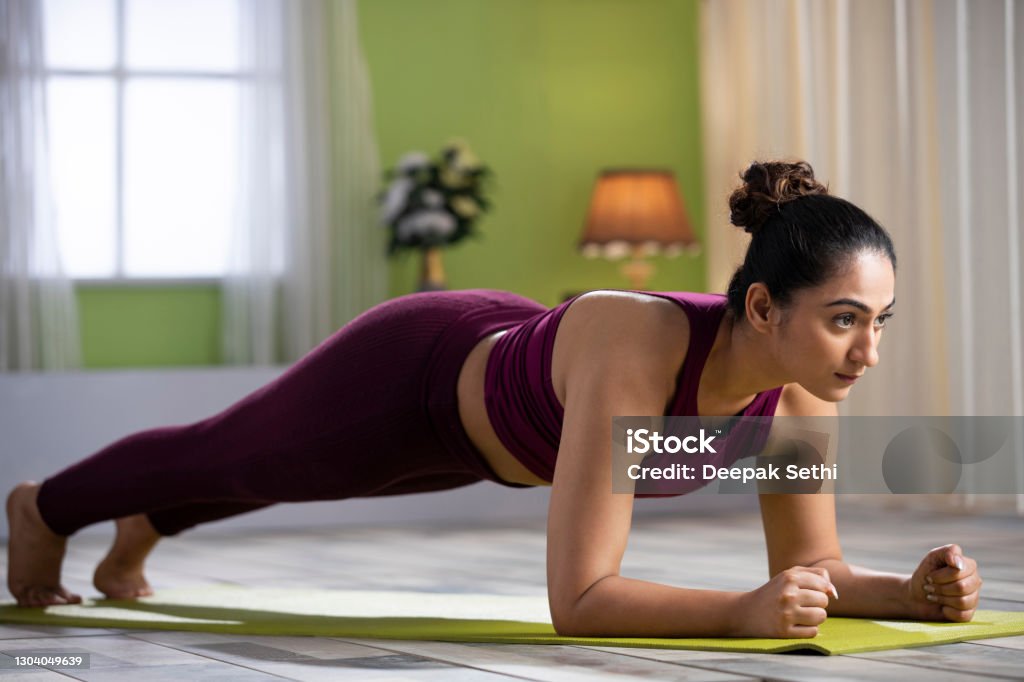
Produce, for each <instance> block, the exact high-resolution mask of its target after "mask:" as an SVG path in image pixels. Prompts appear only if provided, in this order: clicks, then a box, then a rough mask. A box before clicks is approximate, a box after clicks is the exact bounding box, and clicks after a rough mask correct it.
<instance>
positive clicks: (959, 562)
mask: <svg viewBox="0 0 1024 682" xmlns="http://www.w3.org/2000/svg"><path fill="white" fill-rule="evenodd" d="M953 565H954V566H956V570H958V571H962V570H964V560H963V559H961V558H960V555H959V554H957V555H956V556H955V557H953Z"/></svg>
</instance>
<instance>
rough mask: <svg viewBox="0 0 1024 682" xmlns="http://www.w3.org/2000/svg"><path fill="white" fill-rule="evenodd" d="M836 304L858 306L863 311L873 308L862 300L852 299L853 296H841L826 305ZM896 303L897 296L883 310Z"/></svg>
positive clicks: (869, 310)
mask: <svg viewBox="0 0 1024 682" xmlns="http://www.w3.org/2000/svg"><path fill="white" fill-rule="evenodd" d="M836 305H852V306H853V307H854V308H857V309H858V310H861V311H863V312H865V313H870V312H871V308H869V307H867V306H866V305H864V304H863V303H861V302H860V301H858V300H855V299H852V298H840V299H838V300H836V301H832V302H831V303H826V304H825V307H826V308H831V307H832V306H836ZM894 305H896V299H895V298H894V299H892V303H890V304H889V305H887V306H885V307H884V308H882V311H883V312H884V311H886V310H889V309H890V308H892V307H893V306H894Z"/></svg>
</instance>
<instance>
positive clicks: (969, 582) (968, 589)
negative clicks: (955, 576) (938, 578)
mask: <svg viewBox="0 0 1024 682" xmlns="http://www.w3.org/2000/svg"><path fill="white" fill-rule="evenodd" d="M928 587H931V588H932V590H931V591H932V593H933V594H937V595H941V596H946V597H956V596H960V595H964V594H973V593H975V592H977V591H978V590H980V589H981V578H979V577H978V574H977V573H974V574H972V575H969V576H967V577H966V578H961V579H960V580H955V581H953V582H951V583H946V584H945V585H925V588H928ZM925 591H926V592H927V591H928V590H927V589H926V590H925Z"/></svg>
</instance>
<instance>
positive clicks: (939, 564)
mask: <svg viewBox="0 0 1024 682" xmlns="http://www.w3.org/2000/svg"><path fill="white" fill-rule="evenodd" d="M907 589H908V590H909V598H910V605H911V610H912V616H913V617H914V618H919V619H921V620H952V621H956V622H960V623H965V622H967V621H969V620H970V619H971V618H973V617H974V611H975V609H977V608H978V596H979V593H980V590H981V576H980V575H979V574H978V564H977V562H975V561H974V559H972V558H970V557H969V556H965V555H964V552H963V550H962V549H960V547H959V545H943V546H942V547H936V548H935V549H933V550H931V551H930V552H928V554H926V555H925V557H924V559H922V560H921V564H920V565H919V566H918V567H917V570H916V571H914V575H912V576H911V577H910V583H909V584H908V586H907Z"/></svg>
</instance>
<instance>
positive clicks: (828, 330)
mask: <svg viewBox="0 0 1024 682" xmlns="http://www.w3.org/2000/svg"><path fill="white" fill-rule="evenodd" d="M895 286H896V278H895V273H894V272H893V269H892V263H890V262H889V259H888V258H887V257H886V256H884V255H881V254H877V253H873V252H862V253H861V254H860V255H858V256H857V257H855V258H854V259H853V260H852V261H851V263H850V265H849V266H848V267H847V268H846V269H845V270H844V271H842V272H840V273H839V274H838V275H836V276H835V277H833V278H832V279H830V280H829V281H827V282H825V283H824V284H822V285H821V286H818V287H815V288H813V289H802V290H799V291H797V292H795V293H794V295H793V300H792V302H791V305H790V306H789V307H788V308H787V309H786V311H785V313H784V315H783V317H784V320H783V322H782V324H781V325H780V328H779V335H778V337H777V338H778V341H779V346H778V348H777V349H776V350H777V352H778V357H780V358H781V362H782V364H783V367H784V369H785V370H786V371H787V373H788V374H789V375H790V376H792V377H793V381H795V382H797V383H799V384H800V385H801V386H803V387H804V388H805V389H807V391H808V392H810V393H811V394H813V395H815V396H817V397H818V398H821V399H822V400H827V401H829V402H838V401H840V400H843V399H845V398H846V396H847V394H848V393H849V392H850V388H852V387H853V385H854V383H855V382H856V380H857V379H856V378H857V377H859V376H860V375H862V374H863V373H864V372H865V371H866V370H867V369H868V368H870V367H874V366H875V365H877V364H878V344H879V342H880V341H881V340H882V331H883V329H884V328H885V323H886V320H887V319H888V318H889V317H891V316H892V308H893V304H894V303H895Z"/></svg>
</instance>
